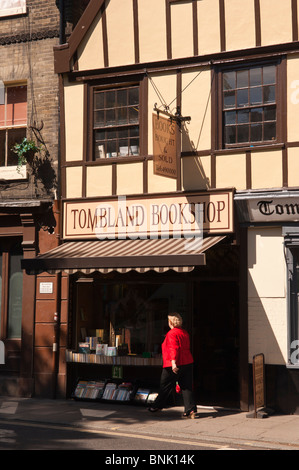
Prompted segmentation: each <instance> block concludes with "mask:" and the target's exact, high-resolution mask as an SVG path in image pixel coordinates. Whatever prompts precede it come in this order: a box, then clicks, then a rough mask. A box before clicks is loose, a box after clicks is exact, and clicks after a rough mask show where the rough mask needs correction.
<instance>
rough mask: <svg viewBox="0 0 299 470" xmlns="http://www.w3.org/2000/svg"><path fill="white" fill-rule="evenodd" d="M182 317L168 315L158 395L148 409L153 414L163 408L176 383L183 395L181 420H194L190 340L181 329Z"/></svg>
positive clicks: (194, 405) (175, 314)
mask: <svg viewBox="0 0 299 470" xmlns="http://www.w3.org/2000/svg"><path fill="white" fill-rule="evenodd" d="M182 323H183V321H182V317H181V315H180V314H179V313H172V314H170V315H168V325H169V328H170V330H169V331H168V333H167V334H166V336H165V340H164V341H163V344H162V358H163V369H162V374H161V379H160V390H159V394H158V396H157V398H156V400H155V401H154V403H153V404H152V406H150V407H149V411H151V412H155V411H158V410H161V409H162V408H164V406H165V404H166V402H167V399H168V397H169V395H170V393H171V392H172V390H173V388H174V387H175V385H176V382H178V384H179V386H180V388H181V390H182V395H183V400H184V407H185V411H184V414H183V418H191V419H193V418H195V413H196V411H197V408H196V403H195V399H194V396H193V392H192V364H193V357H192V354H191V351H190V338H189V334H188V333H187V331H186V330H184V329H183V328H182Z"/></svg>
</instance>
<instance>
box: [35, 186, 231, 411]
mask: <svg viewBox="0 0 299 470" xmlns="http://www.w3.org/2000/svg"><path fill="white" fill-rule="evenodd" d="M233 223H234V220H233V191H232V190H223V191H212V192H210V193H207V192H201V193H196V192H192V193H185V194H183V193H180V194H177V193H174V194H170V193H169V194H163V195H157V194H156V195H155V196H154V197H148V196H147V197H145V196H143V197H135V196H134V197H128V198H107V199H99V200H92V201H82V200H77V201H76V200H72V201H67V202H65V203H64V205H63V234H62V235H63V243H62V244H61V245H60V246H58V247H57V248H56V249H54V250H52V251H50V252H48V253H45V254H43V255H40V256H39V257H37V258H35V259H34V260H32V261H31V262H30V261H28V262H26V269H27V271H28V272H33V271H34V272H44V273H45V272H47V273H48V274H49V275H55V274H56V275H57V274H59V273H62V276H63V277H64V278H67V279H68V285H69V291H68V313H67V324H66V325H65V326H66V329H65V328H62V330H64V331H65V332H66V337H65V338H63V337H62V338H61V340H60V341H62V344H60V345H57V348H59V349H60V351H61V352H60V355H62V353H65V367H66V369H65V379H66V382H65V387H66V388H65V394H66V396H67V397H71V396H75V395H77V397H81V398H82V397H85V398H87V397H88V398H91V397H92V398H95V397H97V398H98V397H100V396H102V393H103V389H102V385H103V384H104V383H105V385H106V387H107V383H108V384H110V383H112V384H113V383H116V384H118V385H120V384H122V383H125V384H126V386H129V385H128V384H131V388H130V390H131V389H132V390H131V391H132V392H134V391H137V390H139V391H140V390H148V391H149V392H154V391H156V390H157V387H158V384H159V377H160V373H161V365H162V360H161V343H162V342H163V339H164V335H165V334H166V332H167V330H168V326H167V325H168V322H167V315H168V314H169V313H171V312H175V311H178V312H180V313H181V314H182V316H183V318H184V325H185V327H186V328H187V330H188V331H189V332H190V334H191V338H192V352H193V354H194V357H195V364H194V386H195V392H196V395H197V399H198V400H199V401H200V402H202V403H211V402H214V403H217V404H219V403H222V404H227V403H229V404H231V405H234V406H237V407H238V406H239V371H238V369H239V347H238V346H239V318H238V315H239V314H238V312H239V288H238V286H239V248H238V247H237V246H236V244H235V243H234V226H233ZM60 374H61V368H60ZM60 382H61V383H63V380H62V376H61V377H60ZM78 383H79V386H78ZM86 385H87V389H86V388H84V386H86ZM99 390H100V391H99ZM98 391H99V394H98ZM104 393H106V396H107V394H108V393H112V392H110V385H109V386H108V387H107V390H106V392H104ZM119 394H120V391H119ZM108 396H110V395H108ZM121 396H122V399H123V400H124V397H125V396H126V397H127V395H125V394H122V395H121ZM119 400H121V398H119Z"/></svg>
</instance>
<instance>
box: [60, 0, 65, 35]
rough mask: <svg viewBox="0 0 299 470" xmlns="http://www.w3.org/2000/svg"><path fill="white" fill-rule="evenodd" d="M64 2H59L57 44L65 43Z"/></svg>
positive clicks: (61, 0) (62, 0)
mask: <svg viewBox="0 0 299 470" xmlns="http://www.w3.org/2000/svg"><path fill="white" fill-rule="evenodd" d="M64 8H65V7H64V0H59V13H60V24H59V44H64V43H65V30H64V28H65V12H64Z"/></svg>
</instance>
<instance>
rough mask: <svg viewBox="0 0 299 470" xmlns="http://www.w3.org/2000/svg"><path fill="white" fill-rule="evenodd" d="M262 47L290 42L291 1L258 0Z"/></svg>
mask: <svg viewBox="0 0 299 470" xmlns="http://www.w3.org/2000/svg"><path fill="white" fill-rule="evenodd" d="M260 6H261V42H262V46H266V45H269V44H278V43H284V42H289V41H292V2H291V0H283V1H281V0H260Z"/></svg>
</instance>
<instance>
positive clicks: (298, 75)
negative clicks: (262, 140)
mask: <svg viewBox="0 0 299 470" xmlns="http://www.w3.org/2000/svg"><path fill="white" fill-rule="evenodd" d="M287 95H288V104H287V113H288V114H287V130H288V141H289V142H298V140H299V128H298V113H299V55H298V54H296V55H294V56H289V57H288V59H287Z"/></svg>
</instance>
